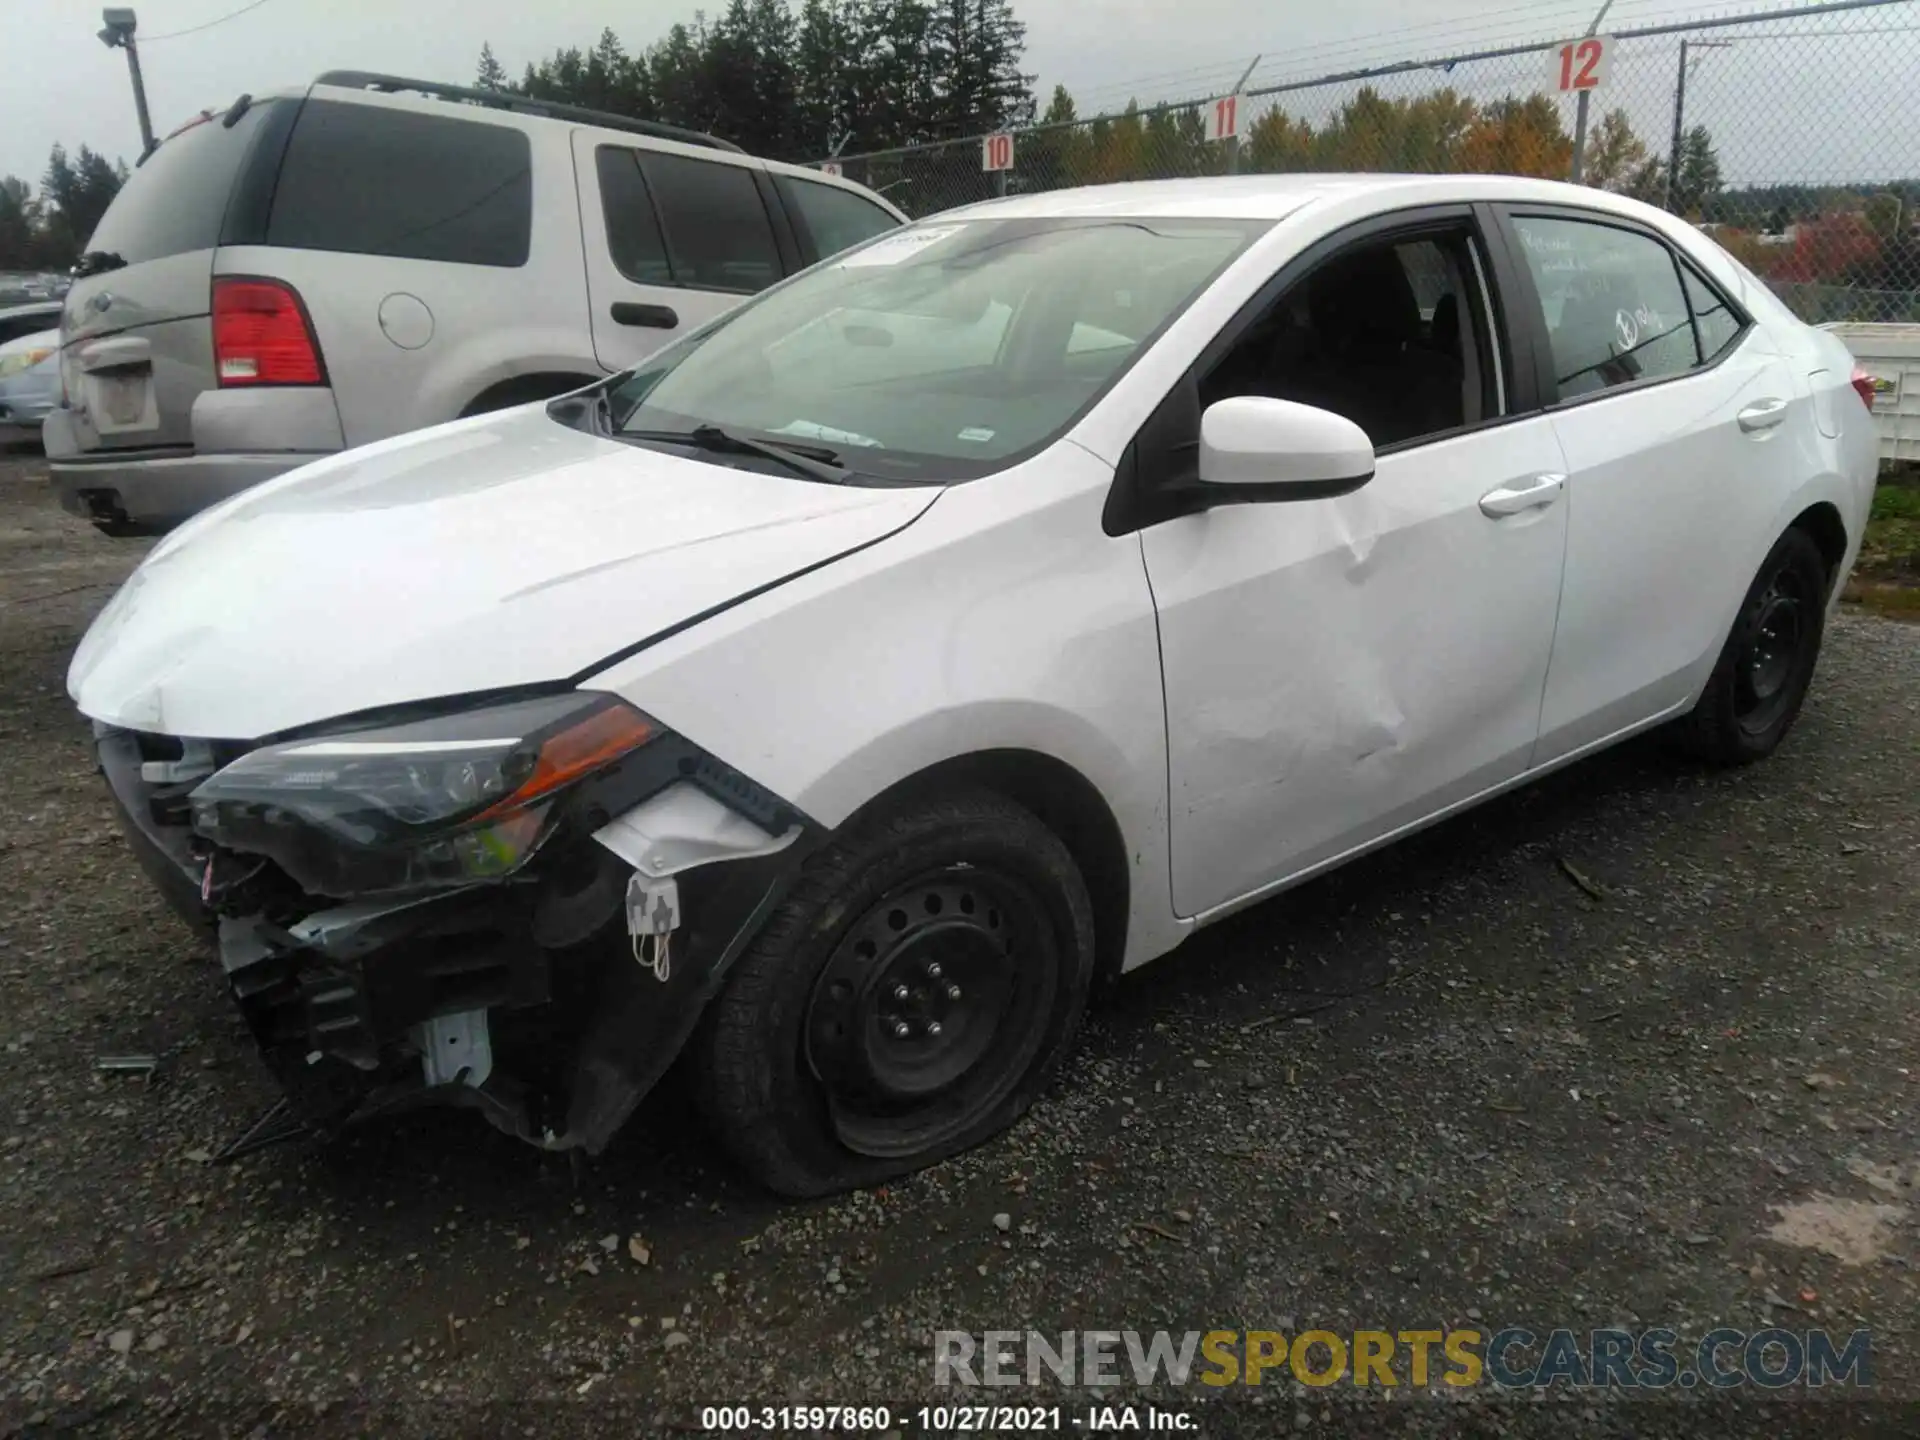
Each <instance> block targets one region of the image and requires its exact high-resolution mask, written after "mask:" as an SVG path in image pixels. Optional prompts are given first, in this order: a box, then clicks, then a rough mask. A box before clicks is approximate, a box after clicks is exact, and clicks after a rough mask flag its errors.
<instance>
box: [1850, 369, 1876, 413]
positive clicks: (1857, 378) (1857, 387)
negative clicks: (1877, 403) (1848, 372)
mask: <svg viewBox="0 0 1920 1440" xmlns="http://www.w3.org/2000/svg"><path fill="white" fill-rule="evenodd" d="M1853 393H1854V394H1856V395H1858V396H1859V397H1860V403H1861V404H1862V405H1864V406H1866V407H1867V409H1869V410H1871V409H1873V376H1871V375H1869V374H1868V373H1867V372H1866V371H1865V370H1863V369H1862V368H1861V367H1860V366H1858V365H1856V366H1854V367H1853Z"/></svg>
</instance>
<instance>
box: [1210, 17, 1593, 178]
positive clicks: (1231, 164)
mask: <svg viewBox="0 0 1920 1440" xmlns="http://www.w3.org/2000/svg"><path fill="white" fill-rule="evenodd" d="M1607 3H1608V4H1609V5H1611V4H1612V3H1613V0H1607ZM1264 58H1265V57H1264V56H1261V55H1256V56H1254V57H1253V59H1252V60H1251V61H1249V62H1248V64H1247V68H1246V69H1244V70H1242V71H1241V72H1240V78H1239V79H1238V80H1236V81H1234V82H1233V89H1232V91H1231V92H1230V93H1231V94H1233V95H1235V96H1237V95H1239V93H1240V92H1241V91H1242V90H1244V89H1246V88H1247V81H1249V80H1251V79H1252V78H1253V72H1254V71H1255V70H1256V69H1258V68H1259V65H1260V62H1261V60H1262V59H1264ZM1239 125H1240V120H1239V117H1238V116H1235V117H1234V128H1235V130H1236V131H1237V130H1238V129H1239ZM1239 173H1240V136H1239V135H1238V134H1237V133H1236V134H1235V135H1234V137H1233V138H1232V139H1231V140H1229V141H1227V174H1229V175H1238V174H1239Z"/></svg>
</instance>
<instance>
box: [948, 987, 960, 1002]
mask: <svg viewBox="0 0 1920 1440" xmlns="http://www.w3.org/2000/svg"><path fill="white" fill-rule="evenodd" d="M959 998H960V987H959V986H958V985H949V986H947V999H949V1000H958V999H959Z"/></svg>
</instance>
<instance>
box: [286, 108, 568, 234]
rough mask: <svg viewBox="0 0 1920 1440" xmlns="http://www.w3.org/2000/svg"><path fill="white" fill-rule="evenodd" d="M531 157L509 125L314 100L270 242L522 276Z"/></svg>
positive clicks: (294, 142) (290, 152) (304, 115)
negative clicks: (515, 270) (518, 270)
mask: <svg viewBox="0 0 1920 1440" xmlns="http://www.w3.org/2000/svg"><path fill="white" fill-rule="evenodd" d="M532 227H533V156H532V149H531V147H530V146H529V145H528V144H527V137H526V136H525V135H524V134H522V133H521V132H520V131H518V130H515V129H513V128H512V127H510V126H506V125H489V124H484V123H477V122H474V121H471V120H453V119H448V118H447V117H445V116H440V115H417V114H414V113H413V112H412V111H408V110H393V109H388V108H387V107H385V106H378V105H354V104H343V103H341V102H339V101H334V100H309V101H308V102H307V103H306V106H305V108H303V109H302V110H301V112H300V121H299V123H298V124H297V125H295V126H294V129H293V137H292V139H290V140H289V141H288V142H287V154H286V160H285V162H284V163H283V164H282V165H281V167H280V181H279V184H278V186H277V187H276V188H275V190H274V195H273V213H272V216H271V217H270V218H269V219H268V221H267V243H268V244H269V245H286V246H291V247H293V248H295V249H302V250H346V251H351V252H353V253H355V254H361V255H392V256H397V257H400V258H402V259H408V260H446V261H453V262H455V263H458V264H464V265H505V266H513V265H524V264H526V263H527V246H528V242H529V238H530V236H531V233H532Z"/></svg>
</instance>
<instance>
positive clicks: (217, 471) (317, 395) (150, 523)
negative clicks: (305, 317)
mask: <svg viewBox="0 0 1920 1440" xmlns="http://www.w3.org/2000/svg"><path fill="white" fill-rule="evenodd" d="M192 433H193V439H194V444H193V445H192V446H185V445H172V446H166V447H164V448H158V447H156V448H153V449H144V450H135V449H126V450H104V449H91V450H89V449H84V448H82V446H81V443H80V437H79V433H78V431H77V429H76V427H75V425H74V418H73V412H72V411H71V410H68V409H66V408H65V407H64V406H63V407H60V408H58V409H55V410H53V411H51V412H49V413H48V415H47V417H46V422H45V425H44V427H43V429H42V433H41V441H42V444H43V445H44V447H45V449H46V452H47V459H48V461H49V462H50V466H51V468H52V470H53V483H54V488H55V489H56V490H57V491H58V492H59V495H60V503H61V505H62V506H64V507H65V508H66V509H67V510H69V511H71V512H72V513H73V514H75V515H78V516H80V517H82V518H83V519H87V520H91V521H93V522H94V523H95V524H96V525H100V526H103V527H106V528H109V529H122V528H123V529H134V530H165V529H168V528H170V527H171V526H174V525H178V524H179V523H180V522H181V521H182V520H185V519H187V518H188V517H189V516H192V515H195V514H197V513H198V512H200V511H202V510H204V509H206V508H207V507H208V506H209V505H216V504H218V503H219V502H220V501H222V500H225V499H226V498H227V497H228V496H230V495H236V494H238V493H239V492H240V491H242V490H245V489H247V488H248V487H249V486H252V485H258V484H259V483H260V482H261V481H263V480H271V479H272V478H273V477H274V476H276V475H283V474H285V473H286V472H287V471H289V470H292V469H295V468H296V467H298V466H301V465H305V464H308V463H310V462H311V461H314V460H321V459H325V458H326V457H327V456H329V455H333V454H337V453H338V452H339V451H340V450H342V449H344V448H345V438H344V437H343V436H342V434H341V431H340V415H339V411H338V410H337V409H336V408H335V407H334V401H333V392H332V391H331V390H329V389H326V388H325V387H321V386H314V387H310V388H307V387H286V388H280V389H263V390H257V391H256V390H209V391H206V392H204V393H202V394H201V395H200V396H199V397H198V398H197V399H195V401H194V404H193V418H192Z"/></svg>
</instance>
